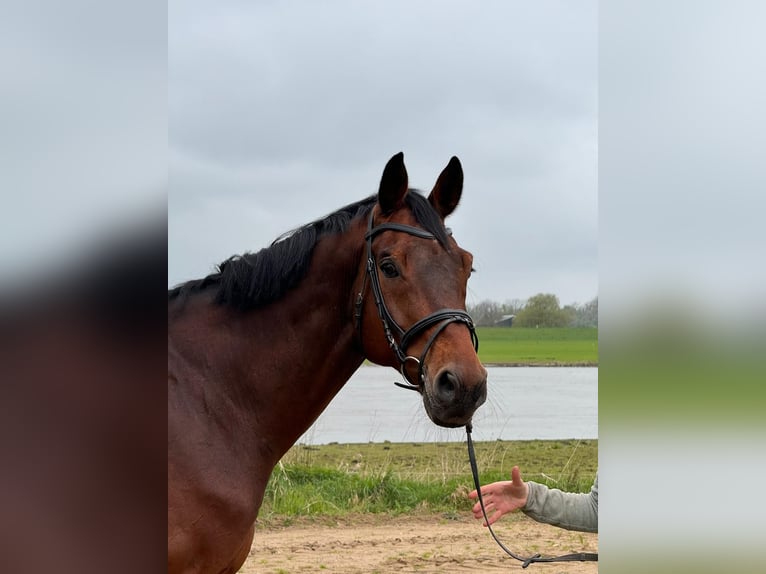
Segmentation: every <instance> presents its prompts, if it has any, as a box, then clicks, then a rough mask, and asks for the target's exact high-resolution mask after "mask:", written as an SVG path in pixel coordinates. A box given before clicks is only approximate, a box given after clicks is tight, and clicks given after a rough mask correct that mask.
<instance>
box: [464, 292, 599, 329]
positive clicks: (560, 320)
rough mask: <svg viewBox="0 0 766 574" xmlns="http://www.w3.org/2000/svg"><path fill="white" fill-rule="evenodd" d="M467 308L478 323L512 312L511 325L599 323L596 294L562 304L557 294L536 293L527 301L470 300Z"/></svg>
mask: <svg viewBox="0 0 766 574" xmlns="http://www.w3.org/2000/svg"><path fill="white" fill-rule="evenodd" d="M467 311H468V314H469V315H470V316H471V317H472V318H473V320H474V322H475V323H476V325H478V326H480V327H491V326H494V325H497V324H498V323H499V322H501V321H502V320H503V319H507V318H508V317H509V316H510V315H513V326H514V327H598V297H594V298H593V299H592V300H591V301H588V302H587V303H584V304H582V305H580V304H572V305H565V306H564V307H561V305H560V303H559V298H558V297H556V295H553V294H551V293H538V294H537V295H534V296H533V297H530V298H529V299H527V300H526V301H525V300H522V299H511V300H508V301H506V302H505V303H497V302H496V301H490V300H484V301H480V302H479V303H476V304H469V305H468V306H467Z"/></svg>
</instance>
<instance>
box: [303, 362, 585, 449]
mask: <svg viewBox="0 0 766 574" xmlns="http://www.w3.org/2000/svg"><path fill="white" fill-rule="evenodd" d="M487 371H488V372H489V378H488V385H489V391H488V397H487V402H486V403H484V405H482V406H481V407H480V408H479V410H478V411H477V412H476V414H475V415H474V417H473V428H474V430H473V437H474V440H477V441H487V440H496V439H502V440H530V439H571V438H574V439H578V438H581V439H591V438H598V368H596V367H489V368H488V369H487ZM395 380H399V381H401V377H400V376H397V373H396V372H395V371H394V370H393V369H391V368H389V367H378V366H364V367H361V368H360V369H359V370H358V371H357V372H356V373H355V374H354V376H353V377H352V378H351V380H350V381H349V382H348V383H346V386H345V387H343V389H341V391H340V393H338V395H337V396H336V397H335V399H333V401H332V402H331V403H330V406H329V407H327V410H325V412H324V413H322V414H321V415H320V417H319V418H318V419H317V420H316V422H315V423H314V425H313V426H312V427H311V428H310V429H309V430H308V431H306V433H305V434H304V435H303V436H302V437H301V438H300V440H299V441H298V442H299V443H302V444H314V445H316V444H327V443H330V442H340V443H365V442H383V441H386V440H387V441H391V442H436V441H439V442H461V441H463V440H465V429H464V428H459V429H444V428H441V427H437V426H436V425H434V424H433V423H432V422H431V421H430V419H429V418H428V415H426V412H425V409H424V408H423V403H422V399H421V397H420V395H418V394H417V393H415V392H412V391H407V390H404V389H400V388H399V387H396V386H394V384H393V381H395Z"/></svg>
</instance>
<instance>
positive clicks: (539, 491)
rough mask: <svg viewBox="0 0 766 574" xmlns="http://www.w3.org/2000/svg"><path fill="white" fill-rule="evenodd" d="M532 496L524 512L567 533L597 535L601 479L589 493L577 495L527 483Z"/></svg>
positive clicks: (522, 509)
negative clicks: (576, 531) (571, 531)
mask: <svg viewBox="0 0 766 574" xmlns="http://www.w3.org/2000/svg"><path fill="white" fill-rule="evenodd" d="M526 484H527V486H528V487H529V492H528V496H527V502H526V504H525V505H524V506H523V507H522V508H521V511H522V512H523V513H524V514H526V515H527V516H529V517H530V518H533V519H534V520H537V521H538V522H545V523H546V524H553V525H554V526H559V527H561V528H566V529H567V530H579V531H583V532H598V475H596V480H595V481H594V483H593V486H592V487H591V489H590V492H589V493H586V494H576V493H568V492H562V491H561V490H558V489H556V488H548V487H547V486H545V485H543V484H538V483H536V482H531V481H530V482H527V483H526Z"/></svg>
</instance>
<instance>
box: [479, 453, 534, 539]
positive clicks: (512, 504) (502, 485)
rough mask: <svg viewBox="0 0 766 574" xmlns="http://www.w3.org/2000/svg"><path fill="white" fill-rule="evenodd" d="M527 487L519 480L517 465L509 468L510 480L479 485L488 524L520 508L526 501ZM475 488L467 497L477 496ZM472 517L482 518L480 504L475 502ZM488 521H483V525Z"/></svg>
mask: <svg viewBox="0 0 766 574" xmlns="http://www.w3.org/2000/svg"><path fill="white" fill-rule="evenodd" d="M528 495H529V487H528V486H527V484H526V483H525V482H524V481H523V480H521V471H519V467H518V466H514V467H513V469H512V470H511V480H502V481H499V482H493V483H492V484H488V485H486V486H482V487H481V496H482V499H483V500H484V508H485V509H486V511H487V518H488V519H489V524H494V523H495V522H497V521H498V520H499V519H500V517H501V516H503V515H505V514H508V513H509V512H513V511H515V510H518V509H519V508H522V507H523V506H524V505H525V504H526V503H527V496H528ZM478 497H479V495H478V493H477V492H476V491H475V490H472V491H471V492H470V493H469V494H468V498H472V499H474V498H478ZM473 517H474V518H476V519H479V518H484V516H483V515H482V512H481V505H480V504H479V503H478V502H477V503H476V504H474V505H473ZM487 525H488V523H487V522H485V523H484V526H487Z"/></svg>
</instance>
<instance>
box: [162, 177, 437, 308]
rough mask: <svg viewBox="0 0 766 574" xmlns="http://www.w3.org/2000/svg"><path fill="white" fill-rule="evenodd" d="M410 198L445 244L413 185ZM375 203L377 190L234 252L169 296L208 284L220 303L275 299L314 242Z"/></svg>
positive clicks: (258, 303)
mask: <svg viewBox="0 0 766 574" xmlns="http://www.w3.org/2000/svg"><path fill="white" fill-rule="evenodd" d="M413 192H415V193H413ZM405 200H406V203H407V205H408V207H409V208H410V210H411V211H412V213H413V215H414V217H415V220H416V221H417V222H418V224H419V225H421V226H423V228H425V229H426V230H427V231H429V232H431V233H432V234H433V235H434V236H435V237H436V239H437V240H438V241H439V243H440V244H441V245H443V246H444V247H446V246H447V245H448V243H447V230H446V229H445V227H444V223H443V222H442V219H441V217H440V216H439V215H438V214H437V213H436V211H435V210H434V209H433V207H431V204H430V203H429V202H428V200H427V199H426V198H425V197H424V196H423V195H421V194H420V193H419V192H418V191H417V190H414V189H411V190H410V193H408V194H407V195H406V196H405ZM376 202H377V195H371V196H370V197H367V198H365V199H362V200H361V201H357V202H355V203H351V204H349V205H347V206H345V207H342V208H341V209H339V210H338V211H335V212H333V213H331V214H330V215H327V216H326V217H324V218H322V219H318V220H316V221H313V222H311V223H308V224H306V225H303V226H301V227H298V228H296V229H294V230H292V231H289V232H287V233H285V234H283V235H281V236H279V237H278V238H277V239H275V240H274V242H273V243H272V244H271V245H270V246H269V247H266V248H264V249H261V250H260V251H258V252H257V253H249V252H246V253H244V254H242V255H234V256H232V257H229V258H228V259H226V260H225V261H223V262H222V263H220V264H218V265H217V266H216V271H215V272H214V273H212V274H210V275H208V276H207V277H204V278H202V279H195V280H192V281H187V282H186V283H182V284H180V285H177V286H175V287H174V288H172V289H170V290H168V301H171V300H177V301H184V300H185V299H186V298H187V297H188V296H189V295H191V294H193V293H197V292H201V291H203V290H206V289H209V288H215V289H216V291H215V295H214V297H213V301H214V302H215V303H217V304H221V305H227V306H230V307H233V308H235V309H239V310H241V311H245V310H248V309H254V308H257V307H262V306H264V305H267V304H269V303H271V302H273V301H276V300H277V299H279V298H280V297H282V296H283V295H284V294H285V293H286V292H287V291H289V290H290V289H292V288H294V287H295V286H297V285H298V283H300V282H301V280H302V279H303V278H304V277H305V275H306V272H307V271H308V268H309V263H310V262H311V254H312V253H313V251H314V246H315V245H316V243H317V241H318V240H319V239H320V238H321V237H324V236H326V235H331V234H336V233H343V232H345V231H346V229H348V225H349V223H350V222H351V221H352V220H354V219H356V218H357V217H362V216H364V215H366V214H369V212H370V210H371V209H372V207H373V206H374V205H375V203H376Z"/></svg>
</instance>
